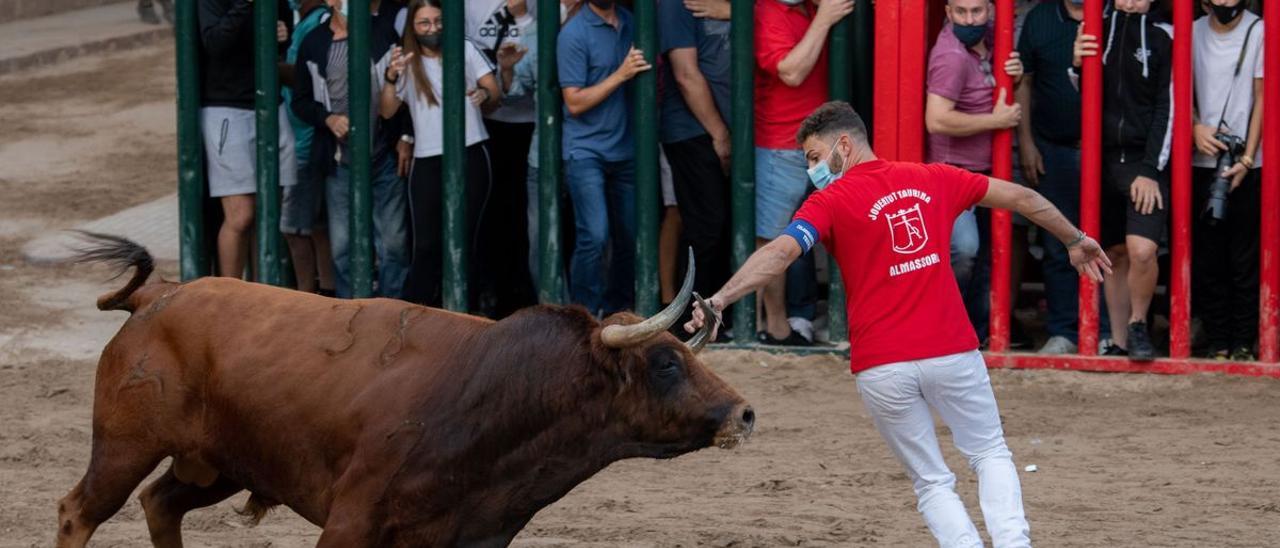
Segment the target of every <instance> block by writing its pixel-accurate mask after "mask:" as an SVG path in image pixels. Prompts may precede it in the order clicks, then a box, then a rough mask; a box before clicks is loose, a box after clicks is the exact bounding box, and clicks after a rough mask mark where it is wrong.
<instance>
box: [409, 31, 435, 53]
mask: <svg viewBox="0 0 1280 548" xmlns="http://www.w3.org/2000/svg"><path fill="white" fill-rule="evenodd" d="M413 37H414V38H415V39H417V40H418V45H419V46H422V47H424V48H427V49H429V50H432V51H435V50H438V49H440V33H438V32H433V33H430V34H417V33H415V34H414V35H413Z"/></svg>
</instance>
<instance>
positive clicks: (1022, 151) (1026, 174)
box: [1018, 139, 1045, 187]
mask: <svg viewBox="0 0 1280 548" xmlns="http://www.w3.org/2000/svg"><path fill="white" fill-rule="evenodd" d="M1018 156H1019V157H1020V158H1021V159H1022V178H1023V179H1026V180H1027V183H1028V184H1030V185H1031V186H1032V187H1038V186H1040V176H1041V175H1044V174H1045V170H1044V157H1042V156H1040V149H1039V148H1037V147H1036V142H1035V140H1034V139H1019V140H1018Z"/></svg>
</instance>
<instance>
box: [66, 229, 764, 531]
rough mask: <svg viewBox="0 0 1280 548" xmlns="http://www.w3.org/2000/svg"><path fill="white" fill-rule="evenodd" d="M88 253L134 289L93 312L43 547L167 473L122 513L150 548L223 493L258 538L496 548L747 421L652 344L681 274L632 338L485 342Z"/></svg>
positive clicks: (608, 329) (627, 324) (561, 321)
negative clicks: (64, 463) (263, 533)
mask: <svg viewBox="0 0 1280 548" xmlns="http://www.w3.org/2000/svg"><path fill="white" fill-rule="evenodd" d="M92 237H93V238H95V239H96V240H97V241H98V243H99V244H100V247H97V248H95V249H93V250H89V251H88V252H86V255H85V258H86V259H89V260H98V261H107V262H113V263H115V264H117V265H120V266H122V267H133V268H134V269H135V273H134V275H133V277H132V279H131V280H130V281H129V283H128V285H127V286H126V287H124V288H123V289H121V290H119V291H117V292H115V293H111V294H108V295H105V296H103V297H102V298H101V299H99V302H98V306H99V308H101V309H103V310H127V311H129V312H131V313H132V315H131V316H130V318H129V320H128V321H126V322H125V324H124V326H123V327H121V329H120V332H119V333H117V334H116V336H115V338H114V339H112V340H111V342H110V343H109V344H108V345H107V347H106V348H105V349H104V350H103V353H102V358H101V361H100V362H99V365H98V372H97V381H96V386H95V389H94V409H93V450H92V454H91V457H90V460H89V469H88V471H87V472H86V473H85V476H84V478H83V479H82V480H81V481H80V483H79V484H77V485H76V486H75V488H74V489H72V490H71V492H70V493H69V494H68V495H67V496H66V497H64V498H63V499H62V501H61V502H60V503H59V505H58V537H57V538H58V546H83V545H84V544H85V543H86V542H87V541H88V540H89V537H90V535H92V534H93V531H94V530H95V529H96V528H97V526H98V525H99V524H101V523H102V522H104V521H106V520H107V519H108V518H110V517H111V516H112V515H113V514H115V513H116V512H117V511H118V510H119V509H120V507H121V506H122V505H123V504H124V503H125V501H126V500H127V498H128V497H129V494H130V493H131V492H133V490H134V488H135V487H137V486H138V484H139V483H140V482H141V481H142V480H143V479H144V478H145V477H146V476H147V475H148V474H149V473H150V472H151V471H152V470H154V469H155V467H156V466H157V465H158V464H159V463H160V462H161V461H162V460H163V459H165V458H166V457H172V458H173V462H172V465H171V467H170V468H169V470H168V471H167V472H166V473H165V474H164V475H163V476H162V477H160V479H158V480H156V481H155V482H154V483H152V484H150V485H148V486H147V487H146V488H145V489H144V490H143V491H142V494H141V496H140V497H139V498H140V500H141V502H142V506H143V508H144V510H145V513H146V519H147V526H148V528H149V529H150V533H151V540H152V542H153V543H154V544H155V545H156V546H181V544H182V539H181V533H180V527H181V522H182V517H183V515H184V514H186V513H187V512H188V511H190V510H193V509H195V508H200V507H204V506H209V505H212V504H216V503H218V502H220V501H222V500H225V499H226V498H228V497H230V496H232V495H234V494H236V493H238V492H240V491H242V490H248V491H250V492H251V493H252V496H251V497H250V499H249V503H248V505H247V506H246V509H245V510H246V511H247V512H251V513H254V514H256V516H257V517H258V518H260V517H261V516H262V513H264V512H265V511H266V508H268V507H270V506H272V505H275V504H283V505H285V506H288V507H289V508H291V509H293V510H294V511H295V512H297V513H298V514H300V515H301V516H302V517H304V518H306V519H307V520H308V521H310V522H312V523H314V524H316V525H318V526H321V527H323V528H324V532H323V533H322V535H321V537H320V541H319V546H329V547H344V548H345V547H353V546H441V547H443V546H506V545H507V544H509V543H510V542H511V540H512V538H514V537H515V536H516V534H517V533H518V532H519V531H520V529H521V528H523V527H524V525H525V524H526V523H528V522H529V520H530V519H531V518H532V517H533V515H534V514H535V513H537V512H538V510H540V509H541V508H543V507H545V506H547V505H549V504H551V503H553V502H555V501H556V500H558V499H559V498H560V497H562V496H564V495H565V494H566V493H568V492H569V490H570V489H572V488H573V487H574V486H576V485H577V484H579V483H581V482H582V481H584V480H586V479H587V478H589V477H591V476H592V475H593V474H595V473H596V472H599V471H600V470H602V469H603V468H605V467H606V466H608V465H609V464H610V463H612V462H614V461H617V460H620V459H626V458H633V457H652V458H670V457H675V456H677V455H681V454H684V453H687V452H690V451H694V450H697V449H701V448H704V447H708V446H711V445H720V446H722V447H731V446H733V445H736V444H737V443H738V442H739V441H740V440H742V439H744V438H745V437H746V436H747V435H749V434H750V432H751V429H752V425H753V422H754V415H753V413H752V411H751V408H750V407H748V406H747V405H746V403H745V402H744V401H743V399H742V398H741V397H740V396H739V395H738V394H737V393H736V392H735V391H734V390H733V389H732V388H730V387H729V386H728V385H727V384H725V383H724V382H723V381H722V380H720V379H719V378H718V377H717V376H716V375H715V374H713V373H712V372H711V371H710V370H709V369H707V367H705V366H704V365H703V364H702V363H701V362H700V361H698V359H697V358H696V357H695V355H694V354H695V352H696V350H697V348H691V347H689V346H686V345H685V344H684V343H681V342H680V341H679V340H677V339H676V338H675V337H673V336H671V335H670V334H668V333H666V329H667V327H668V326H670V325H671V324H672V323H673V322H674V321H675V319H676V317H677V316H678V315H680V313H681V312H682V310H683V309H684V308H685V307H686V306H687V304H688V302H689V300H690V286H691V281H692V278H693V268H692V266H691V267H690V269H689V273H688V277H687V278H686V280H685V286H684V288H683V289H682V291H681V295H680V297H679V298H677V299H676V302H675V303H673V304H672V306H671V307H669V308H668V309H667V310H665V311H663V312H662V313H660V314H658V315H657V316H654V317H653V318H650V319H647V320H643V321H641V320H640V318H637V317H635V316H633V315H629V314H621V315H616V316H614V317H612V318H610V319H608V320H607V321H605V322H604V323H603V324H602V323H601V322H598V321H597V320H595V319H594V318H593V317H591V316H590V315H589V314H588V313H587V312H586V311H585V310H583V309H581V308H576V307H557V306H538V307H533V308H529V309H526V310H524V311H521V312H519V313H517V314H515V315H513V316H511V317H509V318H507V319H504V320H502V321H499V322H493V321H489V320H485V319H481V318H475V317H472V316H466V315H462V314H455V313H452V312H446V311H442V310H436V309H431V308H425V307H421V306H416V305H412V304H409V303H405V302H400V301H394V300H387V299H370V300H356V301H340V300H335V299H328V298H324V297H319V296H315V295H309V294H303V293H299V292H295V291H289V290H284V289H278V288H273V287H269V286H265V285H258V284H252V283H245V282H241V281H238V280H232V279H227V278H205V279H201V280H197V281H193V282H190V283H185V284H178V283H172V282H163V281H161V282H156V283H151V284H146V280H147V278H148V276H149V275H150V273H151V270H152V266H151V257H150V255H149V254H148V253H147V251H146V250H145V249H143V248H142V247H140V246H138V245H136V244H134V243H132V242H130V241H128V240H123V239H119V238H114V237H108V236H101V235H93V236H92ZM706 335H707V331H704V332H702V333H700V334H699V337H698V339H697V341H696V342H695V343H693V346H695V347H696V346H701V344H702V343H703V342H705V337H706Z"/></svg>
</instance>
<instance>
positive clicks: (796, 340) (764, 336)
mask: <svg viewBox="0 0 1280 548" xmlns="http://www.w3.org/2000/svg"><path fill="white" fill-rule="evenodd" d="M756 338H757V340H759V341H760V344H765V345H769V346H813V343H812V342H810V341H809V339H806V338H804V335H801V334H800V333H798V332H796V331H795V330H794V329H793V330H791V334H790V335H787V337H786V338H784V339H775V338H773V335H770V334H769V332H768V331H761V332H759V333H756Z"/></svg>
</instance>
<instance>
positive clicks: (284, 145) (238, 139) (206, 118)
mask: <svg viewBox="0 0 1280 548" xmlns="http://www.w3.org/2000/svg"><path fill="white" fill-rule="evenodd" d="M286 108H288V106H287V105H281V107H280V114H279V116H280V142H279V146H280V186H293V185H294V184H296V183H297V182H298V165H297V158H296V155H295V152H294V147H293V126H291V125H289V119H288V116H287V115H286V114H285V109H286ZM255 118H256V117H255V115H254V111H253V110H249V109H243V108H231V107H204V108H202V109H200V126H201V129H202V133H203V135H204V157H205V164H206V166H207V167H208V174H209V196H211V197H214V198H221V197H223V196H236V195H240V194H254V193H256V192H257V191H258V184H257V181H256V180H255V179H254V172H255V171H257V170H256V167H257V158H258V148H257V140H256V137H257V134H258V128H257V124H256V121H255Z"/></svg>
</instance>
